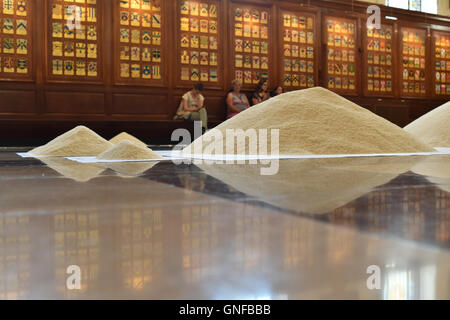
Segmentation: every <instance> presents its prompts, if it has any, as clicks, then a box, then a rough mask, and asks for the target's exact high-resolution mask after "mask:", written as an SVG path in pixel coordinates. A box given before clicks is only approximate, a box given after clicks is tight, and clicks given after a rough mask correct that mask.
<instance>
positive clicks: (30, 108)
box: [0, 90, 36, 113]
mask: <svg viewBox="0 0 450 320" xmlns="http://www.w3.org/2000/svg"><path fill="white" fill-rule="evenodd" d="M0 97H1V103H0V113H35V112H36V109H35V107H36V92H35V91H34V90H30V91H17V90H0Z"/></svg>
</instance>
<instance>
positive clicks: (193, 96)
mask: <svg viewBox="0 0 450 320" xmlns="http://www.w3.org/2000/svg"><path fill="white" fill-rule="evenodd" d="M202 91H203V84H202V83H196V84H194V86H193V88H192V90H190V91H188V92H186V93H185V94H184V95H183V98H182V99H181V103H180V106H179V107H178V111H177V114H176V115H175V117H174V120H189V121H199V120H200V121H201V122H202V128H203V131H206V130H208V113H207V112H206V108H205V107H204V103H205V98H204V97H203V95H202V94H201V92H202Z"/></svg>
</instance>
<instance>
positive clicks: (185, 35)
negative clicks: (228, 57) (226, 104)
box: [177, 0, 223, 88]
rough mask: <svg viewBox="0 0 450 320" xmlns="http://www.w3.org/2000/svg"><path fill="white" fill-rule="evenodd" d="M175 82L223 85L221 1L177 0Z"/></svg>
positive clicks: (213, 86) (207, 85)
mask: <svg viewBox="0 0 450 320" xmlns="http://www.w3.org/2000/svg"><path fill="white" fill-rule="evenodd" d="M178 17H179V20H178V21H179V23H178V45H177V48H178V65H179V73H178V75H177V83H178V84H179V85H185V84H190V83H192V82H202V83H203V84H204V85H205V87H207V88H215V87H222V86H223V74H222V54H221V51H222V50H223V49H222V43H223V41H222V40H221V39H222V35H221V33H223V31H222V30H221V23H222V17H221V3H220V1H217V0H189V1H187V0H179V1H178Z"/></svg>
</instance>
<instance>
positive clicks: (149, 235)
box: [0, 152, 450, 299]
mask: <svg viewBox="0 0 450 320" xmlns="http://www.w3.org/2000/svg"><path fill="white" fill-rule="evenodd" d="M449 160H450V157H446V156H439V157H433V158H432V159H431V158H421V157H414V158H375V159H373V158H369V159H329V160H283V161H281V162H280V170H279V173H278V174H277V175H275V176H261V175H260V174H259V172H260V171H259V169H260V166H259V165H214V166H205V165H200V164H198V165H193V164H192V165H179V166H176V165H174V164H172V163H159V164H156V165H154V166H146V165H144V164H136V165H132V164H130V165H127V166H120V167H111V166H110V167H106V166H101V165H81V164H76V163H73V162H70V161H69V162H67V161H64V160H61V159H46V160H45V161H43V162H40V161H38V160H34V159H21V158H19V157H18V156H16V155H15V154H13V153H7V152H3V153H0V190H1V192H0V203H1V207H0V298H2V299H34V298H44V299H45V298H66V299H80V298H87V299H92V298H138V299H180V298H184V299H258V298H259V299H264V298H272V299H303V298H321V299H333V298H339V299H418V298H424V299H433V298H437V299H448V298H450V255H449V251H448V249H449V247H450V193H449V192H448V191H449V186H450V174H449V172H450V169H449V168H450V167H448V166H447V165H446V164H447V163H448V161H449ZM70 265H77V266H79V267H80V269H81V289H80V290H69V289H68V288H67V286H66V280H67V278H68V276H69V275H68V274H67V273H66V269H67V267H68V266H70ZM371 265H376V266H379V267H380V269H381V276H382V282H381V283H382V287H381V289H380V290H369V289H368V288H367V284H366V281H367V278H368V277H369V275H368V274H367V273H366V270H367V267H368V266H371Z"/></svg>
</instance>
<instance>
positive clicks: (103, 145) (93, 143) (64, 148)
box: [29, 126, 113, 157]
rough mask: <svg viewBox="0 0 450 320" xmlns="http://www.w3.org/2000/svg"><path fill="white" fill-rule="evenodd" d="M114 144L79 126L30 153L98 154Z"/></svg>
mask: <svg viewBox="0 0 450 320" xmlns="http://www.w3.org/2000/svg"><path fill="white" fill-rule="evenodd" d="M112 146H113V144H112V143H111V142H109V141H107V140H105V139H103V138H102V137H100V136H99V135H98V134H96V133H95V132H94V131H92V130H90V129H89V128H86V127H84V126H78V127H76V128H74V129H72V130H70V131H68V132H66V133H64V134H62V135H60V136H59V137H57V138H55V139H54V140H52V141H50V142H49V143H47V144H46V145H44V146H41V147H38V148H35V149H33V150H31V151H30V152H29V153H30V154H32V155H34V156H60V157H78V156H96V155H98V154H99V153H102V152H104V151H106V150H108V149H109V148H110V147H112Z"/></svg>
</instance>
